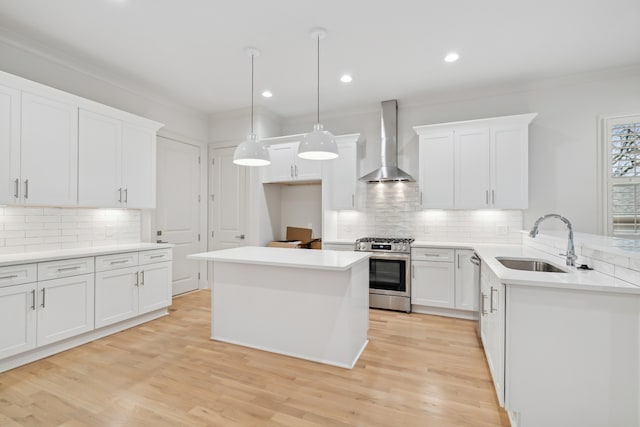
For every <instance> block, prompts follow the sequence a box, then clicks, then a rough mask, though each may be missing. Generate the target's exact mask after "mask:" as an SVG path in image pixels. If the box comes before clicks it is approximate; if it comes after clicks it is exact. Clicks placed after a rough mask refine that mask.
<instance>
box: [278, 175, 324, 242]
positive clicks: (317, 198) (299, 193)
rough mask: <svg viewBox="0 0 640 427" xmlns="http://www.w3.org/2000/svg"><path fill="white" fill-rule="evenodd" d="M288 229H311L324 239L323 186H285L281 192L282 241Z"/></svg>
mask: <svg viewBox="0 0 640 427" xmlns="http://www.w3.org/2000/svg"><path fill="white" fill-rule="evenodd" d="M287 227H300V228H311V229H312V230H313V233H312V237H313V238H314V239H315V238H318V237H322V185H321V184H308V185H284V186H282V190H281V210H280V236H281V237H280V239H284V238H285V236H286V231H287Z"/></svg>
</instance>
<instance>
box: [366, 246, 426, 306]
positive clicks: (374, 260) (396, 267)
mask: <svg viewBox="0 0 640 427" xmlns="http://www.w3.org/2000/svg"><path fill="white" fill-rule="evenodd" d="M413 240H414V239H406V238H388V237H363V238H362V239H358V240H356V251H366V252H373V255H372V256H371V258H369V307H372V308H384V309H387V310H397V311H406V312H407V313H410V312H411V273H410V270H411V268H410V267H411V242H413Z"/></svg>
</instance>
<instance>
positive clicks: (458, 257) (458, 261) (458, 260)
mask: <svg viewBox="0 0 640 427" xmlns="http://www.w3.org/2000/svg"><path fill="white" fill-rule="evenodd" d="M456 262H457V263H458V267H457V268H458V269H459V268H460V254H458V255H457V256H456Z"/></svg>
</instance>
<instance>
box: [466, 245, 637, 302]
mask: <svg viewBox="0 0 640 427" xmlns="http://www.w3.org/2000/svg"><path fill="white" fill-rule="evenodd" d="M473 249H474V250H475V252H476V253H477V254H478V256H479V257H480V258H482V260H483V261H484V262H486V264H487V265H488V266H489V268H490V269H491V270H492V271H493V272H494V273H495V274H496V276H498V279H499V280H500V282H502V283H506V284H510V285H527V286H537V287H547V288H560V289H576V290H586V291H598V292H616V293H630V294H638V295H640V287H638V286H635V285H632V284H631V283H629V282H625V281H624V280H620V279H616V278H614V277H611V276H608V275H606V274H602V273H599V272H597V271H593V270H590V271H589V270H578V269H576V268H575V267H568V266H567V265H565V264H564V263H563V262H562V261H560V262H558V258H556V257H553V256H551V255H548V254H546V253H545V252H542V251H539V250H536V249H533V248H529V247H526V246H521V245H491V244H475V245H473ZM496 257H512V258H537V259H543V260H545V261H547V262H550V263H551V264H554V265H555V266H557V267H559V268H561V269H563V270H565V271H567V273H547V272H535V271H522V270H513V269H510V268H507V267H505V266H503V265H502V264H501V263H500V262H499V261H498V260H497V259H496Z"/></svg>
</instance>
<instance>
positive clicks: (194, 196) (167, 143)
mask: <svg viewBox="0 0 640 427" xmlns="http://www.w3.org/2000/svg"><path fill="white" fill-rule="evenodd" d="M199 159H200V148H199V147H196V146H194V145H190V144H184V143H182V142H178V141H173V140H170V139H167V138H162V137H158V163H157V165H158V178H157V185H158V191H157V208H156V226H157V234H158V233H159V235H158V236H157V240H159V241H163V242H168V243H172V244H173V245H175V246H174V247H173V275H172V283H173V284H172V294H173V295H177V294H181V293H184V292H188V291H192V290H195V289H198V262H197V261H190V260H187V258H186V257H187V255H189V254H195V253H198V252H200V242H199V236H198V231H199V227H200V201H199V197H200V164H199Z"/></svg>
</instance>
